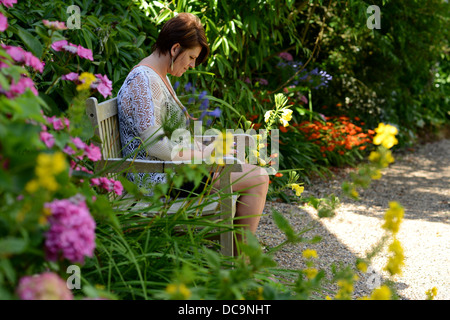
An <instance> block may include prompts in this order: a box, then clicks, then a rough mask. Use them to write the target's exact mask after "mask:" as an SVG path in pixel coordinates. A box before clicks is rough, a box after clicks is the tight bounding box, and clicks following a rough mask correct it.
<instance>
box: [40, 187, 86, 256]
mask: <svg viewBox="0 0 450 320" xmlns="http://www.w3.org/2000/svg"><path fill="white" fill-rule="evenodd" d="M45 207H46V208H48V209H50V212H51V215H50V216H49V218H48V221H49V223H50V229H49V230H48V231H47V232H46V233H45V252H46V257H47V259H48V260H50V261H57V260H58V259H59V258H66V259H67V260H69V261H71V262H73V263H84V259H85V257H92V255H93V253H94V249H95V221H94V219H93V218H92V216H91V214H90V213H89V209H88V207H87V205H86V202H85V200H84V198H83V197H82V196H80V195H77V196H75V197H72V198H69V199H62V200H54V201H53V202H50V203H46V204H45Z"/></svg>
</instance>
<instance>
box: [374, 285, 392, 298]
mask: <svg viewBox="0 0 450 320" xmlns="http://www.w3.org/2000/svg"><path fill="white" fill-rule="evenodd" d="M391 296H392V293H391V289H389V287H388V286H386V285H383V286H381V287H379V288H376V289H375V290H373V292H372V295H371V296H370V298H371V299H372V300H390V299H391Z"/></svg>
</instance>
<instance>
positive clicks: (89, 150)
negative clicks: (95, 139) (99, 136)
mask: <svg viewBox="0 0 450 320" xmlns="http://www.w3.org/2000/svg"><path fill="white" fill-rule="evenodd" d="M84 152H85V155H86V156H87V157H88V158H89V159H90V160H92V161H99V160H101V159H102V153H101V152H100V148H99V147H97V146H94V145H93V144H92V143H91V144H90V145H89V146H88V145H86V148H85V149H84Z"/></svg>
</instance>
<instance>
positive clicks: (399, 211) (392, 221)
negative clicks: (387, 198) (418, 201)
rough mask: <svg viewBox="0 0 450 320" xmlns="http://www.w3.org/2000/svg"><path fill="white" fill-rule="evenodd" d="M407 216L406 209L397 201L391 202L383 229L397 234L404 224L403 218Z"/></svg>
mask: <svg viewBox="0 0 450 320" xmlns="http://www.w3.org/2000/svg"><path fill="white" fill-rule="evenodd" d="M404 214H405V209H403V207H402V206H401V205H400V204H399V203H398V202H396V201H391V202H389V209H388V210H387V211H386V213H385V215H384V220H385V222H384V224H383V228H384V229H386V230H389V231H391V232H392V233H393V234H396V233H397V232H398V230H399V228H400V224H401V223H402V220H403V216H404Z"/></svg>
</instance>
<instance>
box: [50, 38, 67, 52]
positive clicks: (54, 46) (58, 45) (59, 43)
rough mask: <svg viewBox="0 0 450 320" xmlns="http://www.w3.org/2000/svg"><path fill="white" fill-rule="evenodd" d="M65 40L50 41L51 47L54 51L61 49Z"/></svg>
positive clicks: (65, 43) (65, 42)
mask: <svg viewBox="0 0 450 320" xmlns="http://www.w3.org/2000/svg"><path fill="white" fill-rule="evenodd" d="M67 44H68V42H67V40H59V41H55V42H53V43H52V49H53V50H55V51H62V50H63V47H65V46H67Z"/></svg>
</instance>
